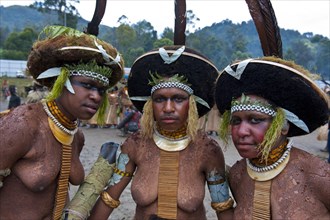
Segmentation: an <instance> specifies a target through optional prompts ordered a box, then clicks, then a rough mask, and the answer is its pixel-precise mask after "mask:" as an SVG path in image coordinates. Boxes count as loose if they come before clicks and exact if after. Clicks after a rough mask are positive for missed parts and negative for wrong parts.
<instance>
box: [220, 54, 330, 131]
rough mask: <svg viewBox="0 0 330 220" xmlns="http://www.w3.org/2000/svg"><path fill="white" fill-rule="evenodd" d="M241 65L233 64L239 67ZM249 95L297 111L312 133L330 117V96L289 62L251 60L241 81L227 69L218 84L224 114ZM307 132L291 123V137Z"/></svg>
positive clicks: (233, 67)
mask: <svg viewBox="0 0 330 220" xmlns="http://www.w3.org/2000/svg"><path fill="white" fill-rule="evenodd" d="M237 65H238V64H234V65H232V66H231V67H232V69H234V70H235V69H236V68H237ZM242 93H244V94H245V95H249V94H250V95H252V94H253V95H257V96H260V97H263V98H265V99H267V100H269V101H271V102H272V103H274V104H275V105H277V106H279V107H281V108H284V109H287V110H289V111H291V112H293V113H294V114H296V115H297V116H298V117H299V118H300V119H301V120H302V121H304V122H305V124H306V125H307V126H308V128H309V131H310V132H312V131H314V130H315V129H317V128H318V127H320V126H321V125H323V124H325V123H327V120H328V99H327V97H326V95H325V93H323V92H322V90H321V89H320V88H319V87H318V86H317V85H316V84H315V83H314V82H313V81H312V80H310V79H309V78H307V77H306V76H305V75H303V74H302V73H300V72H298V71H297V70H295V69H293V68H291V67H288V66H286V65H283V64H280V63H275V62H270V61H264V60H251V61H250V62H249V64H248V65H247V67H246V68H245V70H244V72H243V74H242V75H241V78H240V80H238V79H236V78H234V77H233V76H231V75H230V74H228V73H227V72H226V71H223V72H222V73H221V74H220V76H219V78H218V80H217V84H216V91H215V101H216V104H217V107H218V109H219V111H220V113H221V114H223V113H224V112H225V111H226V110H229V109H230V107H231V101H232V100H233V99H235V98H238V97H240V96H241V95H242ZM305 134H307V133H306V132H305V131H303V130H302V129H300V128H298V127H296V126H295V125H293V124H292V123H290V129H289V133H288V136H289V137H291V136H298V135H305Z"/></svg>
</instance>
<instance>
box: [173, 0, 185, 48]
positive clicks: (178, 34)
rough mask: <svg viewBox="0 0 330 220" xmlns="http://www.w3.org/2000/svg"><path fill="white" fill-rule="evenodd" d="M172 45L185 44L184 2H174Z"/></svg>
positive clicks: (181, 0) (179, 0) (183, 0)
mask: <svg viewBox="0 0 330 220" xmlns="http://www.w3.org/2000/svg"><path fill="white" fill-rule="evenodd" d="M174 4H175V6H174V7H175V8H174V10H175V27H174V45H185V43H186V35H185V34H186V23H187V21H186V0H175V3H174Z"/></svg>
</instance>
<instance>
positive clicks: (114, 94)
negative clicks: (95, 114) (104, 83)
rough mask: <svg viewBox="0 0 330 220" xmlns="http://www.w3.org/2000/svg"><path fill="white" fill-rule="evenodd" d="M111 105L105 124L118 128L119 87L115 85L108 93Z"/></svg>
mask: <svg viewBox="0 0 330 220" xmlns="http://www.w3.org/2000/svg"><path fill="white" fill-rule="evenodd" d="M108 98H109V107H108V109H107V115H106V120H105V126H106V127H109V128H116V127H117V124H118V118H117V108H118V87H117V86H115V87H114V88H113V89H111V90H110V91H109V93H108Z"/></svg>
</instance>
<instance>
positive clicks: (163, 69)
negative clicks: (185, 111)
mask: <svg viewBox="0 0 330 220" xmlns="http://www.w3.org/2000/svg"><path fill="white" fill-rule="evenodd" d="M177 48H179V47H175V46H172V47H165V49H166V51H167V53H168V54H170V55H172V54H173V53H174V52H175V51H176V49H177ZM150 73H152V74H154V73H157V74H159V75H161V76H164V77H171V76H173V75H175V74H179V75H183V76H185V77H186V78H187V79H188V83H189V84H191V86H190V87H191V88H192V89H193V90H194V95H196V96H198V97H200V98H202V99H203V100H204V101H206V102H207V103H208V105H209V106H210V108H212V106H213V105H214V97H213V94H214V89H215V82H216V78H217V77H218V70H217V68H216V67H215V66H214V65H213V64H212V63H211V62H210V61H208V60H207V59H206V58H205V57H203V56H201V55H200V54H198V53H197V52H196V51H194V50H192V49H190V48H185V51H184V52H183V53H182V54H181V56H180V57H179V58H178V59H177V60H176V61H175V62H173V63H171V64H165V63H164V60H163V59H162V58H161V56H160V55H159V52H158V50H154V51H150V52H148V53H146V54H144V55H142V56H141V57H139V58H137V60H136V61H135V62H134V64H133V66H132V68H131V72H130V74H129V76H128V80H127V86H128V94H129V97H137V96H144V97H149V96H150V95H151V88H152V86H151V85H149V84H148V82H149V81H150V80H151V76H150ZM132 102H133V104H134V106H135V107H136V108H137V109H138V110H139V111H140V112H142V110H143V106H144V104H145V101H136V100H132ZM197 109H198V114H199V117H201V116H203V115H205V114H206V113H207V112H208V111H209V110H210V109H209V108H207V107H205V106H203V105H201V104H197Z"/></svg>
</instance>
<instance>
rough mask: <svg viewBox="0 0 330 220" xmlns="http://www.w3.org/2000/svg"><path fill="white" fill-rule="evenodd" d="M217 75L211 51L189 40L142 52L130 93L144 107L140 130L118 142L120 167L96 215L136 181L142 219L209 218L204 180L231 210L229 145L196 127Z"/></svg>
mask: <svg viewBox="0 0 330 220" xmlns="http://www.w3.org/2000/svg"><path fill="white" fill-rule="evenodd" d="M217 76H218V71H217V69H216V67H215V66H214V65H213V64H212V63H211V62H210V61H209V60H208V59H207V58H205V57H204V56H202V55H200V54H199V53H198V52H197V51H195V50H193V49H190V48H187V47H185V46H169V47H163V48H159V49H158V50H157V49H156V50H153V51H149V52H147V53H146V54H144V55H142V56H141V57H139V58H137V60H136V61H135V62H134V64H133V66H132V68H131V73H130V75H129V78H128V94H129V97H130V99H131V100H132V102H133V104H134V106H135V107H136V108H137V109H138V110H139V111H141V112H143V114H142V118H141V130H140V131H138V132H135V133H134V134H132V135H130V136H129V137H128V138H127V139H126V141H125V142H124V143H123V144H122V145H121V146H120V147H119V149H118V152H117V155H116V158H117V160H116V167H115V168H114V174H113V176H112V177H111V179H110V182H109V185H108V186H107V188H106V189H105V190H104V191H103V192H101V196H100V197H99V199H98V200H97V202H96V205H95V206H94V208H93V209H92V211H91V215H90V217H89V219H98V220H99V219H107V218H108V216H109V215H110V214H111V212H112V211H113V210H114V209H115V208H116V207H118V205H119V204H120V201H119V197H120V195H121V193H122V192H123V190H124V189H125V187H126V186H127V185H128V184H129V182H130V181H131V180H132V183H131V192H132V197H133V199H134V201H135V202H136V213H135V219H154V218H158V219H185V220H186V219H199V220H203V219H204V220H205V219H206V214H205V207H204V204H203V200H204V197H205V184H207V186H208V188H209V192H210V195H211V198H212V203H211V205H212V207H213V208H214V209H215V211H216V213H217V216H218V218H220V217H221V216H223V215H225V214H226V213H227V212H228V213H230V210H231V208H232V205H233V200H232V199H231V198H230V196H229V188H228V185H227V181H226V176H225V160H224V155H223V152H222V150H221V148H220V146H219V145H218V143H217V142H216V141H215V140H213V139H211V138H209V137H208V136H207V134H206V133H205V132H201V131H198V126H197V125H198V118H199V117H201V116H203V115H205V114H206V113H207V112H208V111H209V110H210V108H211V107H212V106H213V104H214V98H213V92H214V85H215V80H216V78H217ZM133 176H134V178H133ZM123 205H124V204H123Z"/></svg>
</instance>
